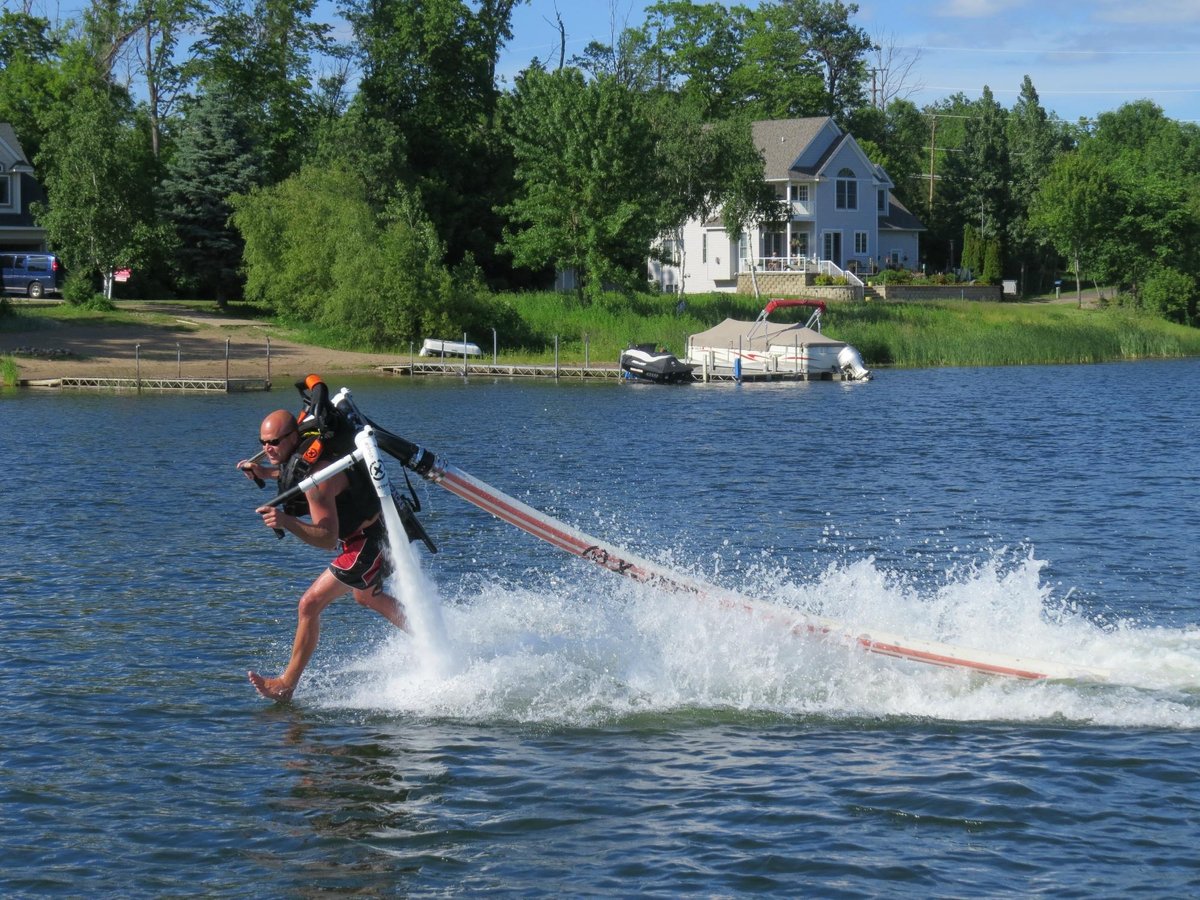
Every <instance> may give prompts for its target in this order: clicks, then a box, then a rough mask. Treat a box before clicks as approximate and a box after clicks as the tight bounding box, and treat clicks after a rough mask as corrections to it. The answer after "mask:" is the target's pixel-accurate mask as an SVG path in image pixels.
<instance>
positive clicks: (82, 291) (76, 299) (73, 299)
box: [62, 272, 97, 306]
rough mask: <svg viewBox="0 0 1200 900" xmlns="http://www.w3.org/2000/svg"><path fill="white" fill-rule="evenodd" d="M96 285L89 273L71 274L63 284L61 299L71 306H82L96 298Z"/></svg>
mask: <svg viewBox="0 0 1200 900" xmlns="http://www.w3.org/2000/svg"><path fill="white" fill-rule="evenodd" d="M96 293H97V292H96V285H95V282H94V281H92V276H91V274H90V273H86V272H71V273H70V274H69V275H67V280H66V281H64V282H63V286H62V298H63V300H65V301H66V302H67V303H70V304H72V305H73V306H83V305H84V304H85V303H87V302H88V301H89V300H91V299H92V298H93V297H94V296H96Z"/></svg>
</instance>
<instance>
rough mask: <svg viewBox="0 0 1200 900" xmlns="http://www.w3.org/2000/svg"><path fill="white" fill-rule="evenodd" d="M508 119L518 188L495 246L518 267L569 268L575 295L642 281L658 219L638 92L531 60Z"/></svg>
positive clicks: (651, 147) (650, 141)
mask: <svg viewBox="0 0 1200 900" xmlns="http://www.w3.org/2000/svg"><path fill="white" fill-rule="evenodd" d="M506 125H507V128H506V131H507V134H508V135H509V138H510V140H511V141H512V149H513V154H514V158H515V159H516V179H517V184H518V190H517V195H516V197H515V199H514V200H513V201H512V203H510V204H509V205H508V206H507V207H506V208H505V209H504V210H503V212H504V213H505V215H506V216H507V217H508V222H509V225H508V226H507V227H506V228H505V230H504V237H503V241H502V248H503V249H504V250H505V251H506V252H508V253H511V254H512V256H513V259H514V261H515V262H516V264H517V265H519V266H526V267H530V268H534V269H537V268H541V267H545V266H556V267H558V268H559V269H571V270H574V272H575V273H576V275H577V277H578V286H579V293H580V298H581V300H583V299H586V298H587V297H590V296H594V295H596V294H598V293H599V292H600V291H601V290H603V288H604V286H605V285H606V284H617V285H620V286H623V287H629V288H632V287H636V286H640V285H643V284H644V283H645V269H644V266H645V260H646V259H647V258H648V257H649V255H650V245H651V243H652V242H653V241H654V240H655V239H656V238H657V237H658V236H659V234H660V233H661V230H662V226H663V222H662V221H661V218H660V216H659V208H658V203H659V198H660V197H661V192H660V183H659V177H660V176H659V173H658V168H657V166H655V165H654V164H653V161H654V158H655V142H654V136H653V133H652V129H651V126H650V122H649V120H648V117H647V114H646V111H645V106H644V99H643V98H642V97H641V96H640V95H638V94H635V93H633V92H631V91H629V90H628V89H627V88H625V87H623V86H621V85H620V84H618V83H617V82H616V81H614V80H612V79H609V78H600V79H598V80H596V81H592V82H590V83H589V82H585V81H584V78H583V75H582V73H581V72H580V71H579V70H578V69H563V70H561V71H559V72H555V73H553V74H549V73H546V72H544V71H542V70H540V69H530V70H527V71H526V72H524V73H523V74H522V75H521V77H520V78H519V79H518V83H517V90H516V93H515V95H514V96H513V98H512V102H511V108H510V110H509V112H508V116H507V122H506Z"/></svg>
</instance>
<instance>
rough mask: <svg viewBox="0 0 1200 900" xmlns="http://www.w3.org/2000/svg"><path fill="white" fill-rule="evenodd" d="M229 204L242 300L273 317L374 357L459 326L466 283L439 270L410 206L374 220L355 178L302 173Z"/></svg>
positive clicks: (460, 273)
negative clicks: (238, 241)
mask: <svg viewBox="0 0 1200 900" xmlns="http://www.w3.org/2000/svg"><path fill="white" fill-rule="evenodd" d="M232 203H233V207H234V213H233V222H234V224H235V226H236V227H237V228H238V230H239V231H240V232H241V234H242V237H243V239H244V240H245V244H246V250H245V266H246V295H247V296H248V297H251V298H253V299H255V300H259V301H262V302H265V303H267V304H269V305H270V306H271V307H272V308H273V309H274V310H275V311H276V312H277V313H278V314H280V315H281V316H283V317H285V318H288V319H291V320H293V321H298V322H309V323H313V324H316V325H319V326H322V327H325V328H328V329H330V330H331V331H334V332H336V333H337V334H339V335H340V336H342V337H343V338H344V339H348V340H351V341H353V342H356V343H360V344H362V343H365V344H368V345H371V346H378V347H388V346H391V347H394V346H398V345H401V344H403V343H405V342H407V341H411V340H415V339H417V338H418V337H420V336H421V335H422V334H455V333H458V332H460V331H461V329H462V328H463V327H464V326H465V324H466V321H467V318H468V315H469V311H470V309H471V308H472V305H473V304H474V302H475V294H474V292H475V290H476V288H477V284H476V281H475V279H474V277H473V273H472V272H470V271H469V270H464V269H462V268H460V269H459V270H457V271H456V272H451V271H448V270H447V269H446V268H445V267H444V266H443V265H442V263H441V258H442V254H443V250H442V248H441V247H440V246H438V244H437V235H436V233H435V231H434V229H433V226H432V224H431V223H430V222H429V219H428V218H427V217H426V216H425V214H424V213H423V212H422V211H421V208H420V205H419V204H418V203H416V202H415V200H414V198H412V197H408V196H402V197H400V198H399V199H398V200H397V201H395V202H394V203H393V204H392V205H391V206H390V207H389V208H388V209H387V210H386V211H385V213H384V215H383V216H382V217H379V216H376V215H375V213H374V212H373V210H372V204H371V203H370V202H369V201H368V198H367V196H366V191H365V189H364V187H363V185H362V181H361V179H360V178H358V176H357V175H356V174H354V173H352V172H350V171H348V170H347V169H345V168H337V167H333V168H330V167H325V166H306V167H304V168H303V169H301V170H300V172H298V173H297V174H296V175H294V176H292V177H291V178H288V179H286V180H285V181H283V182H282V183H280V184H278V185H274V186H271V187H264V188H255V189H254V190H252V191H250V193H248V194H240V195H237V196H235V197H234V198H232Z"/></svg>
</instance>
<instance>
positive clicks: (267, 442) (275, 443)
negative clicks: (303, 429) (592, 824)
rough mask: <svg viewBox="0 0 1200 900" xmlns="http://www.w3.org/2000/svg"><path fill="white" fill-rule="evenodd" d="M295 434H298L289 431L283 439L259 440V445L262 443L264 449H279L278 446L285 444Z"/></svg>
mask: <svg viewBox="0 0 1200 900" xmlns="http://www.w3.org/2000/svg"><path fill="white" fill-rule="evenodd" d="M295 433H296V432H294V431H289V432H288V433H287V434H285V435H283V436H282V437H277V438H273V439H271V438H259V439H258V440H259V443H261V444H262V445H263V446H264V447H278V446H279V445H280V444H282V443H283V442H284V441H285V440H286V439H287V438H290V437H291V436H292V435H293V434H295Z"/></svg>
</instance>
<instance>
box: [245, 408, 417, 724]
mask: <svg viewBox="0 0 1200 900" xmlns="http://www.w3.org/2000/svg"><path fill="white" fill-rule="evenodd" d="M259 441H260V442H261V443H262V448H263V456H264V457H265V458H266V464H265V465H264V464H263V463H261V462H257V461H251V460H245V459H244V460H242V461H241V462H239V463H238V468H239V469H241V470H242V471H243V472H244V473H245V475H246V477H247V478H262V479H267V478H277V479H279V491H280V493H282V492H283V491H286V490H288V489H289V488H291V487H294V486H295V485H296V484H297V483H298V482H300V481H302V480H303V479H304V478H306V477H308V476H309V475H312V474H314V473H315V472H317V471H319V470H320V469H323V468H325V466H327V465H329V463H330V462H332V460H324V459H318V460H317V461H316V462H315V463H312V464H311V465H309V464H308V463H307V462H306V461H305V459H304V450H305V449H306V447H307V444H308V443H309V442H308V441H307V440H306V439H305V438H304V436H303V435H301V433H300V430H299V429H298V428H297V427H296V419H295V417H294V416H293V415H292V414H291V413H289V412H288V411H287V410H285V409H277V410H275V412H273V413H271V414H270V415H268V416H267V417H266V418H265V419H263V420H262V425H260V426H259ZM255 512H257V513H258V514H259V515H260V516H262V520H263V524H264V525H266V526H267V527H268V528H272V529H282V530H283V531H286V532H289V533H291V534H293V535H295V536H296V537H298V538H299V539H300V540H302V541H304V543H306V544H308V545H310V546H312V547H318V548H320V549H322V550H335V549H336V550H337V556H336V557H335V558H334V559H333V561H332V562H331V563H330V564H329V567H328V568H327V569H325V571H323V572H322V573H321V574H320V575H318V576H317V578H316V580H315V581H314V582H313V583H312V585H311V586H309V588H308V590H307V591H305V592H304V594H303V595H302V596H301V597H300V605H299V609H298V610H297V623H296V638H295V640H294V641H293V643H292V657H291V659H290V660H289V661H288V664H287V668H285V669H284V670H283V673H282V674H281V675H279V677H278V678H264V677H263V676H262V675H259V674H258V673H257V672H249V673H247V674H248V676H249V678H250V683H251V684H252V685H254V687H255V689H256V690H257V691H258V692H259V693H260V694H262V695H263V696H264V697H266V698H267V699H269V700H275V701H276V702H280V703H282V702H284V701H287V700H290V699H291V696H292V694H293V693H294V692H295V690H296V685H297V684H298V683H299V681H300V676H301V674H303V672H304V667H305V666H306V665H308V661H309V659H311V658H312V655H313V651H314V650H316V648H317V640H318V638H319V637H320V633H321V613H322V612H324V611H325V607H327V606H329V604H330V603H332V602H333V601H334V600H336V599H337V598H338V597H341V596H344V595H345V594H347V593H350V594H353V595H354V599H355V600H357V601H358V602H359V603H360V604H361V605H363V606H365V607H367V608H368V609H373V610H375V611H376V612H377V613H379V614H380V615H381V616H383V617H384V618H385V619H387V620H388V621H389V622H391V623H392V624H393V625H395V626H396V627H397V628H402V629H405V630H407V629H408V623H407V620H406V619H405V617H404V607H403V606H401V605H400V602H399V601H398V600H396V599H395V598H394V597H392V596H391V595H390V594H387V593H385V592H384V590H383V580H384V578H385V577H386V576H387V575H388V574H389V568H388V562H387V558H386V556H385V549H386V547H387V530H386V529H385V528H384V525H383V521H382V518H381V514H380V506H379V496H378V494H376V493H375V489H374V487H373V486H372V485H371V483H370V481H369V479H368V478H367V476H366V474H365V473H363V472H361V471H360V467H359V466H357V465H355V466H351V467H350V468H349V469H347V470H346V471H344V472H339V473H338V474H337V475H334V476H333V477H332V478H330V479H329V480H327V481H323V482H322V483H321V484H319V485H317V486H316V487H313V488H310V489H309V490H308V491H306V492H305V493H304V499H303V500H300V499H299V498H297V500H296V501H294V502H292V503H287V504H285V505H284V506H283V508H280V507H276V506H260V507H259V508H258V509H257V510H255Z"/></svg>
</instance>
